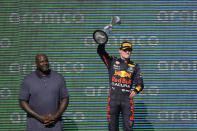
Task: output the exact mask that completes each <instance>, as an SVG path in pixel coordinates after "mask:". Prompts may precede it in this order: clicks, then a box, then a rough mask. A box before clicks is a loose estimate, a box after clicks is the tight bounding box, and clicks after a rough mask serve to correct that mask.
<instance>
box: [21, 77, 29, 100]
mask: <svg viewBox="0 0 197 131" xmlns="http://www.w3.org/2000/svg"><path fill="white" fill-rule="evenodd" d="M29 96H30V93H29V87H28V84H27V81H26V79H24V80H23V82H22V84H21V88H20V93H19V100H22V101H29Z"/></svg>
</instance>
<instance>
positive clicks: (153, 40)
mask: <svg viewBox="0 0 197 131" xmlns="http://www.w3.org/2000/svg"><path fill="white" fill-rule="evenodd" d="M123 41H129V42H131V43H132V44H133V45H134V46H147V45H148V46H153V47H155V46H158V44H159V38H158V37H157V36H138V37H137V36H120V38H119V39H118V38H116V37H115V36H109V40H108V43H107V45H108V46H110V47H116V48H119V46H120V43H122V42H123ZM84 44H85V46H97V44H96V43H95V41H94V40H93V38H92V37H86V38H85V39H84Z"/></svg>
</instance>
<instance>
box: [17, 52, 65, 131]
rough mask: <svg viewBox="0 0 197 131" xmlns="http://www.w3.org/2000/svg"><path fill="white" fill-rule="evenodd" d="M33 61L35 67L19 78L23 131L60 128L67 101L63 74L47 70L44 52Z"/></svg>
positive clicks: (54, 130)
mask: <svg viewBox="0 0 197 131" xmlns="http://www.w3.org/2000/svg"><path fill="white" fill-rule="evenodd" d="M35 64H36V67H37V69H36V70H35V71H33V72H31V73H30V74H29V75H27V76H26V77H25V78H24V79H23V82H22V84H21V89H20V94H19V103H20V106H21V108H22V109H23V110H24V111H25V112H26V113H27V131H62V124H61V123H62V121H61V115H62V113H63V112H64V111H65V110H66V108H67V106H68V103H69V94H68V90H67V88H66V84H65V81H64V77H63V76H62V75H60V74H59V73H57V72H55V71H53V70H51V69H49V62H48V58H47V56H46V55H45V54H37V55H36V57H35Z"/></svg>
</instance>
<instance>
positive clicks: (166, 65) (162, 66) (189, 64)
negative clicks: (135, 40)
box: [157, 61, 197, 71]
mask: <svg viewBox="0 0 197 131" xmlns="http://www.w3.org/2000/svg"><path fill="white" fill-rule="evenodd" d="M196 65H197V61H160V62H159V63H158V64H157V67H158V69H159V70H160V71H173V70H176V71H178V70H180V71H196V70H197V68H196Z"/></svg>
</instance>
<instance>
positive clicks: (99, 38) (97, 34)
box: [93, 16, 121, 45]
mask: <svg viewBox="0 0 197 131" xmlns="http://www.w3.org/2000/svg"><path fill="white" fill-rule="evenodd" d="M120 24H121V21H120V18H119V17H118V16H113V17H112V20H111V22H110V24H109V25H107V26H105V27H104V30H96V31H94V33H93V39H94V41H95V42H96V43H97V44H101V45H102V44H106V43H107V42H108V34H110V32H111V31H112V28H113V27H114V26H115V25H120Z"/></svg>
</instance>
